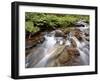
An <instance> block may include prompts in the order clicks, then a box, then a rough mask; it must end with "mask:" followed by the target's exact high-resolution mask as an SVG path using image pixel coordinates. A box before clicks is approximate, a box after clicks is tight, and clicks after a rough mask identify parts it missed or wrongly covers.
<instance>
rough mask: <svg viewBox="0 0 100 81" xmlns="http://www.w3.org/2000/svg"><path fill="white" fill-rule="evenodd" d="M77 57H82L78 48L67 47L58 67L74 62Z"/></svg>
mask: <svg viewBox="0 0 100 81" xmlns="http://www.w3.org/2000/svg"><path fill="white" fill-rule="evenodd" d="M76 56H80V53H79V51H78V50H77V49H76V48H72V47H70V48H68V47H66V48H65V49H64V51H63V53H62V54H61V55H60V56H59V57H58V58H57V60H56V64H57V65H60V66H61V65H65V64H66V63H67V62H69V61H71V60H73V59H74V58H75V57H76Z"/></svg>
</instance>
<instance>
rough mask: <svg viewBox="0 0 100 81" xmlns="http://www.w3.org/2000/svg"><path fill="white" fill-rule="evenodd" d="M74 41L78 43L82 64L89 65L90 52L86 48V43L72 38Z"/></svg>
mask: <svg viewBox="0 0 100 81" xmlns="http://www.w3.org/2000/svg"><path fill="white" fill-rule="evenodd" d="M72 38H73V40H74V41H75V42H76V43H77V49H78V50H79V52H80V56H79V58H80V63H81V64H82V65H88V64H89V50H88V48H86V43H85V42H84V41H83V42H80V41H79V40H78V39H77V38H76V37H72Z"/></svg>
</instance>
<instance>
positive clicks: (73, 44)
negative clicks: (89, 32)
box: [70, 39, 77, 47]
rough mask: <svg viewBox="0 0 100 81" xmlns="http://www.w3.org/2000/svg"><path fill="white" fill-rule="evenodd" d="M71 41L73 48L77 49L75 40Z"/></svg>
mask: <svg viewBox="0 0 100 81" xmlns="http://www.w3.org/2000/svg"><path fill="white" fill-rule="evenodd" d="M70 41H71V47H77V44H76V42H75V40H73V39H71V40H70Z"/></svg>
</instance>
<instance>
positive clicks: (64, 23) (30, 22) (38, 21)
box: [25, 12, 89, 32]
mask: <svg viewBox="0 0 100 81" xmlns="http://www.w3.org/2000/svg"><path fill="white" fill-rule="evenodd" d="M79 20H84V21H85V22H86V23H88V24H89V16H88V15H71V14H50V13H33V12H26V13H25V23H26V30H27V31H29V32H36V31H38V30H39V29H40V30H41V29H46V30H49V29H52V28H58V27H59V28H67V27H73V26H74V25H75V23H76V22H77V21H79Z"/></svg>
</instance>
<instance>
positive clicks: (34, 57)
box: [25, 27, 89, 68]
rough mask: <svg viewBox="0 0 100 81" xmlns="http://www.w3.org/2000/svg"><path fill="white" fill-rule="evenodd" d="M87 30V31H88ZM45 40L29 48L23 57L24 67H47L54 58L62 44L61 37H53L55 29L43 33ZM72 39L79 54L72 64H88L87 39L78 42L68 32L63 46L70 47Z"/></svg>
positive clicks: (84, 28) (82, 29) (83, 29)
mask: <svg viewBox="0 0 100 81" xmlns="http://www.w3.org/2000/svg"><path fill="white" fill-rule="evenodd" d="M87 28H88V27H83V28H81V27H80V28H79V29H81V31H85V30H87ZM88 32H89V31H88ZM44 37H45V40H44V42H43V43H42V44H38V45H37V46H36V47H33V48H32V49H31V50H30V54H29V55H28V56H27V57H26V58H25V67H26V68H33V67H48V65H49V64H50V63H51V62H52V61H53V60H54V59H55V58H54V56H55V55H54V54H55V52H56V51H57V49H58V47H59V46H61V45H62V44H63V38H62V37H55V31H52V32H50V33H47V32H46V33H45V35H44ZM70 39H73V40H74V41H75V42H76V44H77V47H76V49H77V50H78V51H79V53H80V56H78V57H76V58H75V59H74V61H73V63H72V64H69V66H72V65H89V41H87V40H85V37H83V39H84V41H82V42H80V41H79V40H78V39H77V38H76V37H75V36H73V35H72V34H70V35H69V36H67V37H66V40H65V44H64V46H67V47H71V41H70Z"/></svg>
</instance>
